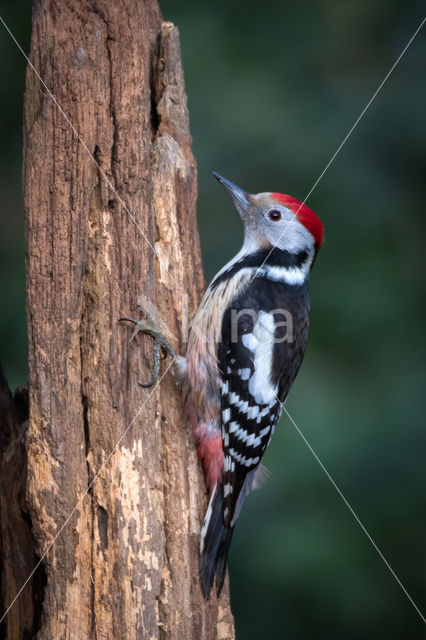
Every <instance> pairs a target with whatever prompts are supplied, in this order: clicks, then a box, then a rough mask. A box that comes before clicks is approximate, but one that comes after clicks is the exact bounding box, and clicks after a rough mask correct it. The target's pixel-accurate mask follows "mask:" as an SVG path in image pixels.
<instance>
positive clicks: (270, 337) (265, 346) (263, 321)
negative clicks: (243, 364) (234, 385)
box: [242, 311, 278, 404]
mask: <svg viewBox="0 0 426 640" xmlns="http://www.w3.org/2000/svg"><path fill="white" fill-rule="evenodd" d="M274 333H275V322H274V316H273V314H272V313H267V312H266V311H259V314H258V316H257V322H256V324H255V326H254V329H253V333H246V334H245V335H243V336H242V342H243V345H244V346H245V347H247V349H248V350H249V351H251V353H252V354H253V362H254V371H253V375H252V376H251V378H250V380H249V383H248V389H249V392H250V393H251V395H252V396H253V398H254V400H255V402H256V403H257V404H271V403H272V402H273V401H274V400H275V399H276V394H277V391H278V389H277V388H276V387H275V388H274V387H273V386H272V384H271V382H270V377H271V369H272V358H273V353H274Z"/></svg>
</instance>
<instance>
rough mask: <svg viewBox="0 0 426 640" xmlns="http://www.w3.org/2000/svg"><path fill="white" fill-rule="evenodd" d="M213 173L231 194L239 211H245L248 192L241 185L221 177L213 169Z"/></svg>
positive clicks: (247, 204)
mask: <svg viewBox="0 0 426 640" xmlns="http://www.w3.org/2000/svg"><path fill="white" fill-rule="evenodd" d="M213 175H214V177H215V178H216V180H218V181H219V182H220V184H221V185H222V186H223V187H224V188H225V189H226V191H227V192H228V193H229V195H230V196H231V198H232V200H233V201H234V204H235V206H236V207H237V209H238V210H239V211H241V210H243V211H245V210H246V209H247V207H248V206H249V205H250V202H249V196H250V194H249V193H247V192H246V191H244V189H241V187H237V185H236V184H234V183H233V182H231V181H230V180H227V179H226V178H222V176H220V175H219V174H218V173H216V172H215V171H213Z"/></svg>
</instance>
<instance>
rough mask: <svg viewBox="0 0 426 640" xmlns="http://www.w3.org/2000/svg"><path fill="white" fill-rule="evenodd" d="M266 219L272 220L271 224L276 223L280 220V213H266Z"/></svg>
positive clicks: (274, 210) (275, 210)
mask: <svg viewBox="0 0 426 640" xmlns="http://www.w3.org/2000/svg"><path fill="white" fill-rule="evenodd" d="M268 218H269V220H272V222H278V220H281V211H278V209H272V210H271V211H268Z"/></svg>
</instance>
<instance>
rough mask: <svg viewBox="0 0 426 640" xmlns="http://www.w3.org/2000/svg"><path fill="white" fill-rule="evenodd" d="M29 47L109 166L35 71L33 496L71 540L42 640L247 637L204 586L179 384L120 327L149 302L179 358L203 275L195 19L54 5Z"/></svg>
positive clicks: (49, 526)
mask: <svg viewBox="0 0 426 640" xmlns="http://www.w3.org/2000/svg"><path fill="white" fill-rule="evenodd" d="M31 60H32V62H33V64H34V66H35V68H36V69H37V70H38V71H39V73H40V75H41V77H42V78H43V80H44V81H45V83H46V85H47V86H48V87H49V89H50V91H51V92H52V94H53V95H54V97H55V99H56V100H57V102H58V104H59V105H60V106H61V107H62V109H63V110H64V111H65V113H66V114H67V116H68V117H69V119H70V120H71V122H72V124H73V126H74V127H75V129H76V131H77V132H78V134H79V135H80V136H81V139H82V140H83V141H84V144H85V145H86V146H87V149H88V150H89V151H90V154H92V155H93V157H94V158H95V159H96V163H97V164H98V165H99V166H97V165H96V163H95V162H94V160H93V158H92V157H91V156H90V155H89V153H88V152H87V150H86V149H85V148H84V146H83V144H82V142H81V141H80V140H79V139H78V137H77V136H76V134H75V133H74V132H73V131H72V129H71V128H70V126H69V124H68V123H67V122H66V119H65V118H64V116H63V114H62V113H61V111H60V110H59V108H58V107H57V106H55V104H54V102H53V101H52V99H51V97H50V96H49V95H48V93H47V91H46V90H45V89H44V88H43V86H42V85H41V83H40V81H39V80H38V79H37V77H36V75H35V74H34V72H33V71H32V69H31V68H30V67H29V68H28V71H27V88H26V94H25V126H24V130H25V153H24V158H25V161H24V190H25V211H26V230H27V313H28V333H29V388H30V418H29V427H28V433H27V456H28V477H27V502H28V508H29V513H30V516H31V521H32V532H33V536H34V539H35V541H36V549H35V551H36V553H37V554H38V555H39V556H41V555H42V554H43V553H44V552H45V550H46V549H48V545H49V544H50V543H51V542H53V540H55V542H54V544H53V545H52V546H51V548H50V549H49V550H48V552H47V554H46V557H45V558H44V561H43V570H44V572H45V576H46V584H45V587H44V592H43V598H44V600H43V608H42V616H41V629H40V631H39V633H38V636H37V637H38V638H39V640H51V639H52V638H54V639H59V638H72V639H75V638H84V639H86V638H87V639H92V638H93V639H95V638H96V639H101V638H102V639H104V638H115V639H117V638H119V639H121V638H122V639H123V640H124V639H126V640H132V639H136V638H138V639H139V638H149V639H154V638H161V639H165V638H184V639H185V640H191V639H192V638H194V639H195V638H197V639H200V638H201V639H204V638H206V639H207V638H208V639H210V638H217V639H220V640H228V639H232V638H233V637H234V630H233V619H232V615H231V612H230V607H229V592H228V588H226V589H224V592H223V594H222V596H221V598H220V599H219V600H217V599H216V598H215V597H214V596H213V597H212V598H211V599H210V601H209V602H207V603H206V602H205V601H204V600H203V598H202V595H201V591H200V587H199V581H198V538H199V531H200V526H201V521H202V517H203V513H204V509H205V507H206V491H205V485H204V480H203V477H202V473H201V470H200V466H199V464H198V462H197V459H196V453H195V447H194V442H193V439H192V435H191V433H190V429H189V427H188V425H186V424H185V423H184V421H183V419H182V408H181V401H180V395H179V391H178V389H177V388H176V384H175V382H174V379H173V377H172V376H171V375H170V373H169V374H167V375H166V376H165V378H164V380H162V382H161V384H160V386H159V387H158V389H155V390H154V391H151V390H146V389H141V388H140V387H139V386H138V384H137V383H138V381H145V382H146V381H147V380H148V379H149V378H150V373H151V371H150V369H151V366H152V342H151V340H150V338H149V337H146V336H145V337H143V336H138V337H137V338H136V339H135V340H134V341H133V342H132V343H130V344H129V329H128V328H127V327H124V326H123V325H119V324H118V323H117V321H118V318H119V317H120V316H122V315H135V314H137V302H138V299H139V296H141V295H142V296H143V298H144V299H145V300H149V301H150V302H151V303H152V304H154V305H155V307H156V308H157V309H158V311H159V312H160V314H161V315H162V316H163V317H164V319H165V320H166V321H167V323H168V325H169V327H170V329H171V331H172V332H173V334H174V335H175V336H176V340H175V342H174V346H175V347H176V348H177V349H178V350H180V351H182V349H184V345H182V343H181V335H182V333H181V332H182V324H183V325H185V323H186V321H187V318H186V314H187V310H188V312H189V315H193V313H194V312H195V309H196V307H197V304H198V302H199V300H200V296H201V294H202V291H203V288H204V282H203V276H202V266H201V257H200V246H199V238H198V232H197V225H196V211H195V205H196V196H197V187H196V164H195V161H194V158H193V155H192V151H191V136H190V133H189V118H188V111H187V105H186V96H185V88H184V80H183V72H182V67H181V60H180V48H179V36H178V31H177V29H176V28H175V27H174V26H173V25H172V24H171V23H167V22H163V21H162V17H161V14H160V10H159V8H158V5H157V4H156V2H155V1H154V0H144V1H143V2H140V1H137V0H122V1H120V2H117V3H115V2H108V1H107V0H93V1H92V2H86V1H82V0H70V1H68V2H66V3H64V2H62V1H60V0H38V1H37V2H36V3H35V6H34V10H33V33H32V41H31ZM108 183H109V184H108ZM150 245H151V246H150ZM152 248H154V249H155V252H156V255H155V254H154V251H153V249H152ZM168 364H169V361H165V362H164V363H163V365H162V371H164V370H165V367H166V366H167V365H168ZM129 425H131V426H130V427H129ZM128 427H129V428H128ZM126 429H128V430H127V432H126ZM124 433H125V435H124V436H123V434H124ZM117 443H118V444H117ZM81 496H84V497H83V498H81ZM70 514H72V515H71V517H70V518H69V520H68V521H67V518H68V517H69V515H70ZM64 523H66V525H65V526H64V528H63V530H62V531H61V527H62V526H63V525H64ZM59 532H60V535H59V536H58V537H57V539H55V538H56V536H57V535H58V533H59Z"/></svg>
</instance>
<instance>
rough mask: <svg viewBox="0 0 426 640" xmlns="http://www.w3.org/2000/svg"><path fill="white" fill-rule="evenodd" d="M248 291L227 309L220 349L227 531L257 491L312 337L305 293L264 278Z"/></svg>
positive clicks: (302, 290)
mask: <svg viewBox="0 0 426 640" xmlns="http://www.w3.org/2000/svg"><path fill="white" fill-rule="evenodd" d="M249 289H250V294H249V293H247V292H243V293H242V294H240V295H239V296H237V297H236V298H234V300H233V301H232V302H231V304H230V305H229V307H228V309H227V310H226V313H225V315H224V319H223V324H222V342H221V344H220V345H219V347H218V365H219V370H220V373H221V410H222V443H223V453H224V472H223V497H224V511H223V515H224V522H225V525H226V526H233V525H234V524H235V521H236V519H237V518H238V515H239V512H240V510H241V507H242V505H243V502H244V500H245V498H246V496H247V495H248V493H249V492H250V489H251V488H252V484H253V481H254V477H255V474H256V471H257V467H258V465H259V463H260V461H261V459H262V456H263V454H264V453H265V450H266V448H267V446H268V444H269V441H270V439H271V437H272V434H273V431H274V428H275V423H276V422H277V420H278V418H279V416H280V414H281V409H282V405H281V403H282V402H283V401H284V399H285V397H286V395H287V393H288V390H289V388H290V386H291V384H292V382H293V380H294V378H295V376H296V374H297V371H298V369H299V367H300V363H301V361H302V357H303V352H304V350H305V347H306V338H307V333H308V321H309V320H308V315H307V314H308V308H309V305H308V304H306V301H307V298H306V296H307V291H305V288H302V287H301V288H300V290H296V291H295V289H294V287H292V288H291V289H289V288H288V287H285V286H280V285H279V284H277V283H276V282H275V283H271V282H269V281H268V280H266V279H263V278H262V279H260V278H259V279H258V280H256V281H254V282H253V283H252V285H251V287H250V288H249ZM290 325H291V326H290Z"/></svg>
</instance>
